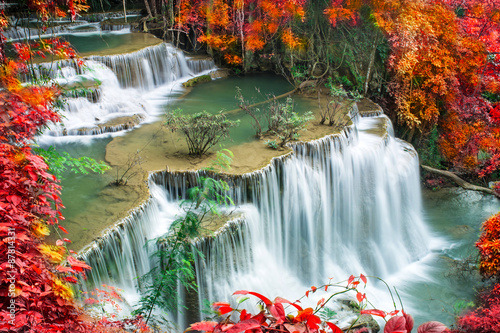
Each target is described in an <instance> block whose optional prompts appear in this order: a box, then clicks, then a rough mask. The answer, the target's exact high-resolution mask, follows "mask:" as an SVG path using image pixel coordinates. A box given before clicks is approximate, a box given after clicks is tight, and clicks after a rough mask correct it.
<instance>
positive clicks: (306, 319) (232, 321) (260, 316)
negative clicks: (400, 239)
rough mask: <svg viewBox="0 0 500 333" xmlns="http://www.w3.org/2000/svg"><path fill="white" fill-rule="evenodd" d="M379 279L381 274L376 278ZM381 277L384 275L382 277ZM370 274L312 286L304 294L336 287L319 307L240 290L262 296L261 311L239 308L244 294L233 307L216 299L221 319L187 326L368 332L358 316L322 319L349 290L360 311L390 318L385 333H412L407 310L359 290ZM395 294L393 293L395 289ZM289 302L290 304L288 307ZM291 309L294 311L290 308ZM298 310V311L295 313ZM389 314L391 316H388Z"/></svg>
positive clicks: (438, 328)
mask: <svg viewBox="0 0 500 333" xmlns="http://www.w3.org/2000/svg"><path fill="white" fill-rule="evenodd" d="M376 279H378V278H376ZM379 280H380V279H379ZM366 284H367V278H366V276H364V275H363V274H361V275H360V276H359V277H355V276H354V275H351V276H350V277H349V279H348V280H347V281H343V282H340V283H331V281H330V282H329V283H328V284H325V285H323V286H320V287H315V286H312V287H311V288H310V289H309V290H307V291H306V292H305V295H304V296H302V297H301V299H302V298H305V297H309V295H310V294H311V293H316V292H318V291H322V290H324V292H325V293H327V292H328V290H329V289H330V290H336V291H335V292H333V293H331V294H327V295H326V296H325V297H323V298H321V299H320V300H319V301H318V302H317V304H316V307H315V308H312V307H308V308H305V309H303V308H302V307H301V306H300V305H299V303H300V299H299V300H296V301H294V302H291V301H288V300H286V299H284V298H281V297H276V298H275V299H274V301H271V300H270V299H269V298H267V297H265V296H264V295H261V294H259V293H255V292H251V291H247V290H239V291H236V292H235V293H234V294H233V295H252V296H255V297H257V298H259V300H260V303H261V306H260V311H259V312H258V313H257V314H252V313H249V312H248V311H247V310H246V309H238V307H239V305H240V304H241V303H243V302H244V301H245V300H247V299H248V297H245V298H240V299H239V300H238V301H237V306H236V307H233V306H232V305H231V304H230V303H226V302H215V303H213V304H212V306H213V308H214V309H215V310H216V313H217V317H218V319H219V320H218V321H202V322H198V323H194V324H191V326H190V327H189V328H188V329H187V330H186V331H190V330H198V331H205V332H213V333H220V332H226V333H240V332H245V333H266V332H282V333H296V332H298V333H327V332H332V333H342V332H364V331H366V330H367V328H366V327H365V328H357V329H353V327H354V325H355V323H356V322H357V321H358V319H359V317H358V319H356V320H354V321H353V323H352V324H351V326H350V327H344V328H340V327H339V326H337V324H338V323H333V322H330V321H326V320H322V319H321V318H320V315H319V312H320V311H321V310H324V309H325V307H326V305H327V304H328V303H329V302H330V301H331V300H332V299H333V298H334V297H335V296H338V295H340V294H345V293H348V292H351V293H354V294H355V295H356V300H357V302H358V304H359V309H360V310H359V315H372V316H379V317H381V318H383V319H384V320H386V323H385V328H384V333H410V332H411V331H412V329H413V324H414V322H413V318H412V317H411V315H409V314H407V313H406V312H404V310H401V311H400V310H397V309H396V306H395V302H394V306H395V309H394V310H393V311H391V312H386V311H383V310H380V309H376V308H374V307H373V305H372V304H371V303H370V302H369V301H368V299H367V297H366V294H365V293H362V292H361V291H359V290H358V288H359V286H360V285H364V287H366ZM391 296H392V293H391ZM285 306H286V307H285ZM288 309H291V310H292V311H290V310H288ZM295 313H296V314H295ZM387 318H388V319H387ZM447 331H448V329H447V327H446V326H445V325H444V324H441V323H439V322H435V321H431V322H427V323H424V324H422V325H421V326H420V327H419V328H418V333H431V332H432V333H441V332H447Z"/></svg>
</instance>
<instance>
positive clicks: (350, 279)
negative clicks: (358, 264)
mask: <svg viewBox="0 0 500 333" xmlns="http://www.w3.org/2000/svg"><path fill="white" fill-rule="evenodd" d="M352 281H354V275H351V276H349V279H347V285H350V284H351V283H352Z"/></svg>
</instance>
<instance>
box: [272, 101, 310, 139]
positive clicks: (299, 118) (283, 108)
mask: <svg viewBox="0 0 500 333" xmlns="http://www.w3.org/2000/svg"><path fill="white" fill-rule="evenodd" d="M271 108H273V109H274V110H273V111H272V112H270V121H269V130H270V132H272V133H273V134H275V135H276V136H277V137H278V138H279V139H280V140H281V141H280V143H279V144H278V145H279V147H280V148H283V147H284V146H285V145H286V144H287V143H288V142H290V141H291V140H293V138H294V137H296V135H298V132H299V131H301V130H304V128H305V125H306V123H307V122H308V121H310V120H312V119H314V116H313V113H312V112H311V111H308V112H306V113H304V114H303V115H299V114H298V113H297V112H295V111H294V103H293V99H292V98H290V97H288V98H287V99H286V102H285V103H280V102H278V101H275V102H274V103H273V104H272V105H271Z"/></svg>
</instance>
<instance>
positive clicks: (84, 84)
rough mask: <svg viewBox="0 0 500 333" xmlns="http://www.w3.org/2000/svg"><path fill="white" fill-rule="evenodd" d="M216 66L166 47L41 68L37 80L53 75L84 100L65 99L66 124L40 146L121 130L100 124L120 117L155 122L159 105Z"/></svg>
mask: <svg viewBox="0 0 500 333" xmlns="http://www.w3.org/2000/svg"><path fill="white" fill-rule="evenodd" d="M214 68H215V66H214V63H213V61H208V60H190V59H189V58H187V57H185V56H184V54H183V53H182V51H180V50H178V49H175V48H174V47H172V46H170V45H168V44H164V43H162V44H159V45H156V46H151V47H148V48H145V49H142V50H140V51H137V52H133V53H129V54H121V55H113V56H93V57H90V58H88V59H84V66H83V67H81V68H79V67H78V66H76V64H75V62H73V61H58V62H54V63H44V64H41V65H40V67H38V68H36V70H35V72H36V73H37V76H49V77H50V78H51V79H52V80H54V81H55V82H57V83H58V84H60V85H61V86H62V87H65V88H66V89H80V88H84V89H80V93H81V97H67V98H65V99H64V109H63V110H62V112H61V113H62V122H61V123H59V124H55V125H52V126H51V127H50V129H49V130H48V131H46V132H45V134H44V137H42V138H41V139H40V142H41V143H51V142H53V141H54V140H55V139H54V138H53V137H61V136H64V138H63V139H62V140H63V141H68V140H70V141H71V140H76V141H81V140H82V138H80V137H79V136H89V135H99V134H103V132H106V131H109V132H116V131H120V130H122V129H123V126H120V125H117V126H115V127H113V126H107V127H106V128H105V129H104V130H103V126H102V124H105V123H106V122H109V121H111V120H112V119H114V118H118V117H126V116H133V115H140V116H141V118H144V119H145V120H146V121H153V120H155V117H156V116H157V115H158V114H159V113H160V112H161V110H162V109H161V107H160V106H161V105H165V104H166V103H167V101H168V99H169V98H170V96H172V95H173V94H176V93H177V94H178V93H180V91H182V87H181V83H182V82H184V81H186V80H188V79H190V78H191V77H193V76H195V75H199V74H203V73H207V72H210V71H211V70H213V69H214ZM89 93H90V96H91V98H89V96H88V95H89ZM69 96H71V95H69ZM73 96H74V92H73ZM99 125H101V126H99Z"/></svg>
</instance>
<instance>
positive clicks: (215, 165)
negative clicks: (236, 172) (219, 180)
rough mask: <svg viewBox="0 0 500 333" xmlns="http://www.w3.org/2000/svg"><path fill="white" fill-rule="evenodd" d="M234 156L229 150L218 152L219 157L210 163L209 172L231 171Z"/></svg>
mask: <svg viewBox="0 0 500 333" xmlns="http://www.w3.org/2000/svg"><path fill="white" fill-rule="evenodd" d="M233 157H234V154H233V152H232V151H230V150H229V149H221V150H219V151H217V156H216V157H215V160H212V161H211V162H210V165H209V166H208V168H205V170H207V171H213V172H227V171H229V170H230V169H231V163H232V162H233Z"/></svg>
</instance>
